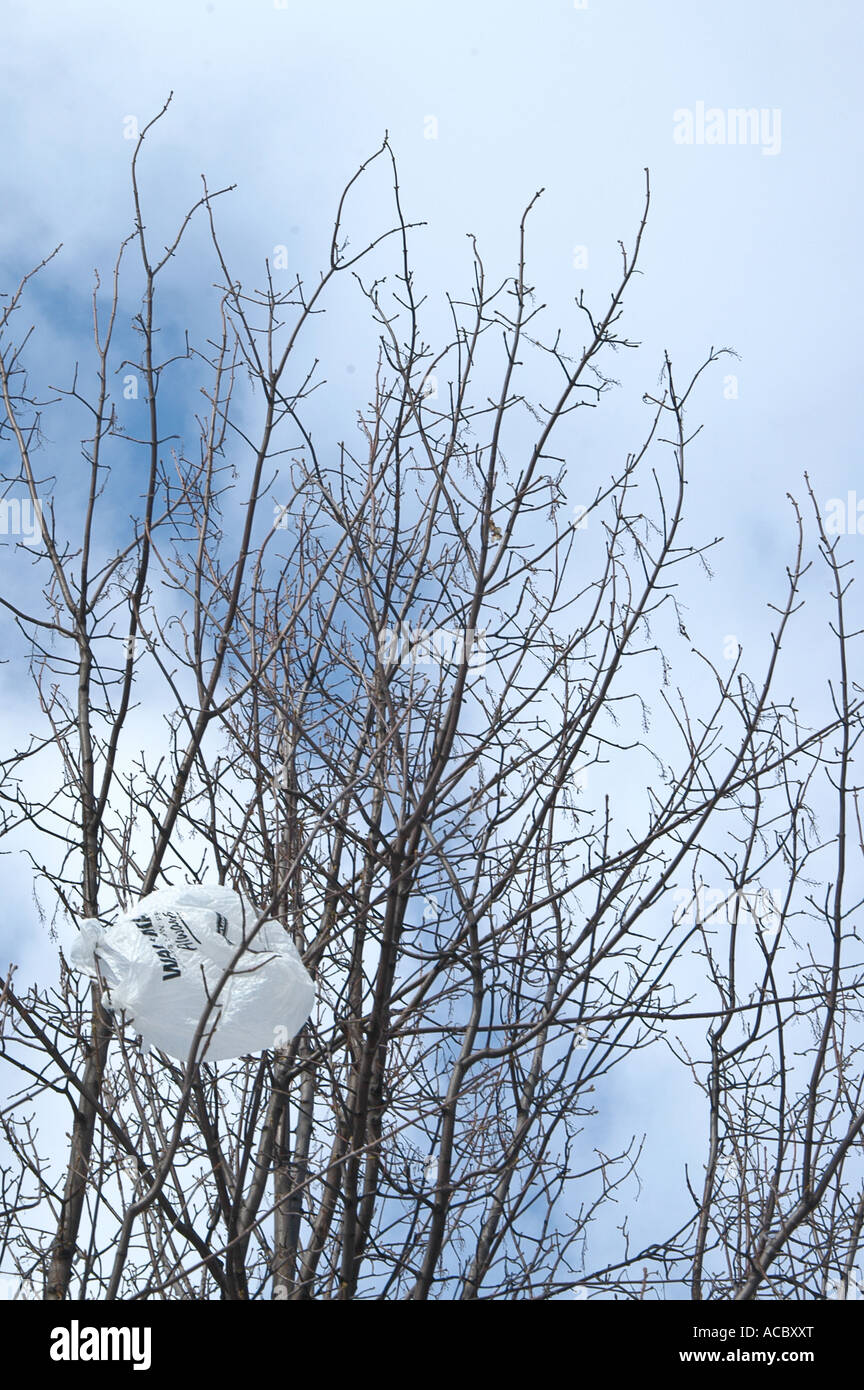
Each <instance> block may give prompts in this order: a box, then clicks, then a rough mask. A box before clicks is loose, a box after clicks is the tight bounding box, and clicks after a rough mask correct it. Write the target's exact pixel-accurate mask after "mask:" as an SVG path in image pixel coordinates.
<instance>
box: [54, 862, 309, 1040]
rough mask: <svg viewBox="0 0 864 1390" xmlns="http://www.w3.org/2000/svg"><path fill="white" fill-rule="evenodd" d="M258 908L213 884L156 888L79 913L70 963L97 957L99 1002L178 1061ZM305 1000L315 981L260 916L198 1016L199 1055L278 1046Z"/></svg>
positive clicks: (301, 1019) (299, 1018)
mask: <svg viewBox="0 0 864 1390" xmlns="http://www.w3.org/2000/svg"><path fill="white" fill-rule="evenodd" d="M258 916H259V914H258V913H257V912H256V911H255V909H254V908H253V907H251V906H250V905H249V904H248V903H246V902H244V900H243V899H242V898H241V897H240V895H239V894H238V893H235V892H234V891H233V889H231V888H223V887H222V886H221V885H220V884H206V883H204V884H197V885H194V886H187V887H183V888H161V889H159V890H158V891H157V892H155V893H149V894H148V895H147V896H146V897H144V898H142V899H141V900H140V902H139V903H138V904H137V906H136V907H134V908H133V909H132V910H131V911H129V912H126V913H122V914H121V915H120V916H119V917H118V918H117V921H116V922H115V923H114V924H113V925H112V926H109V927H103V926H101V924H100V923H99V922H97V921H95V920H94V919H93V918H85V919H84V921H83V922H82V923H81V930H80V932H79V934H78V938H77V940H76V942H75V945H74V946H73V948H72V952H71V963H72V964H73V965H74V966H76V967H77V968H78V969H79V970H84V971H86V972H87V973H88V974H90V975H93V976H96V974H97V969H96V962H97V961H98V966H99V971H98V973H99V974H101V976H102V978H103V980H104V981H105V984H106V991H107V996H108V997H107V999H106V1003H107V1004H108V1006H109V1007H110V1008H112V1009H114V1010H117V1011H119V1010H123V1011H125V1013H126V1016H127V1018H128V1019H130V1020H131V1022H132V1023H133V1024H134V1026H135V1028H136V1029H137V1031H138V1032H139V1033H140V1034H141V1037H142V1040H143V1043H144V1046H145V1049H146V1048H149V1047H158V1048H160V1049H161V1050H162V1051H163V1052H167V1053H169V1054H170V1055H171V1056H172V1057H179V1058H181V1059H182V1060H184V1061H185V1060H186V1058H187V1056H188V1054H189V1050H190V1048H191V1046H192V1040H193V1038H194V1036H195V1030H196V1028H197V1027H198V1023H199V1021H200V1019H201V1015H202V1014H203V1012H204V1010H205V1008H206V1006H207V1000H208V997H210V996H212V992H213V990H214V988H215V986H216V985H217V984H218V982H219V980H220V979H221V977H222V975H223V973H224V970H225V967H226V966H227V965H228V964H229V962H230V961H231V959H232V957H233V956H234V954H235V953H236V950H237V948H238V946H239V945H240V944H241V942H242V941H243V940H244V938H245V937H246V936H249V934H250V933H251V931H252V928H253V927H254V926H255V923H256V922H257V920H258ZM314 1002H315V986H314V984H313V982H312V980H311V978H310V976H309V975H308V973H307V971H306V969H305V967H304V965H303V962H302V961H301V959H300V956H299V955H298V953H297V949H296V947H295V946H294V943H293V941H292V940H291V937H290V936H289V935H288V933H287V932H286V931H285V930H284V928H283V927H282V926H281V924H280V923H279V922H265V923H264V925H263V926H262V927H261V928H260V930H259V931H258V932H257V934H256V935H255V937H254V940H253V941H252V942H251V944H250V945H249V946H247V948H246V950H245V951H244V952H243V954H242V956H241V957H240V959H239V961H238V963H237V965H236V966H235V968H234V972H233V974H232V975H231V976H230V978H229V979H228V980H227V982H226V983H225V985H224V986H223V988H222V990H221V991H220V994H219V997H218V999H217V1000H216V1002H215V1004H214V1006H213V1009H212V1010H211V1012H210V1014H209V1016H208V1018H207V1021H206V1024H205V1028H204V1037H205V1038H208V1037H209V1039H210V1041H209V1043H208V1044H207V1050H206V1053H205V1054H204V1057H203V1060H205V1061H208V1062H214V1061H219V1060H224V1059H225V1058H228V1057H240V1056H242V1055H243V1054H244V1053H247V1052H260V1051H261V1050H262V1049H263V1048H267V1047H280V1046H284V1045H285V1042H286V1039H287V1038H289V1037H293V1035H294V1034H295V1033H297V1032H298V1031H299V1030H300V1028H302V1026H303V1024H304V1023H305V1022H306V1019H307V1018H308V1017H309V1014H310V1012H311V1010H312V1005H313V1003H314ZM198 1059H199V1060H201V1059H202V1052H201V1046H200V1045H199V1048H198Z"/></svg>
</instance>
